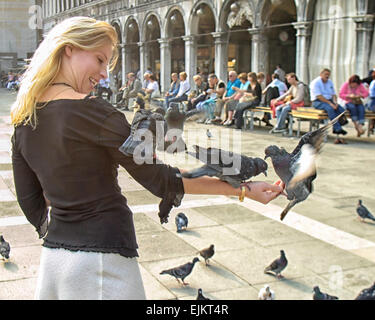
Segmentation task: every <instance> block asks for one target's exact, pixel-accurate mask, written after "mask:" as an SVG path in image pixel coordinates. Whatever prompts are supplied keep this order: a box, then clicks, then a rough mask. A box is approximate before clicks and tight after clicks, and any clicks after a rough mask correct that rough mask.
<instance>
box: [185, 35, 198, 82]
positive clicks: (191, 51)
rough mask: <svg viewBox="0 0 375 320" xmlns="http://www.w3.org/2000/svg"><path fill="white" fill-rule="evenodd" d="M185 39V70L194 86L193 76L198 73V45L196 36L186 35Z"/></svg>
mask: <svg viewBox="0 0 375 320" xmlns="http://www.w3.org/2000/svg"><path fill="white" fill-rule="evenodd" d="M182 39H183V40H184V41H185V71H186V73H187V75H188V79H189V83H190V86H191V87H193V86H194V83H193V76H194V75H195V74H196V73H197V46H196V41H195V39H194V36H191V35H190V36H184V37H182Z"/></svg>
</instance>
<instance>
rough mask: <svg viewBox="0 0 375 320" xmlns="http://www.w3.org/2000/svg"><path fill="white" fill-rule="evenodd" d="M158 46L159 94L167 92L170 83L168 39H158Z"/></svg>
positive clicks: (169, 46)
mask: <svg viewBox="0 0 375 320" xmlns="http://www.w3.org/2000/svg"><path fill="white" fill-rule="evenodd" d="M158 42H159V44H160V64H161V70H160V87H161V88H160V92H161V93H164V92H166V91H168V89H169V85H170V83H171V45H170V41H169V39H166V38H162V39H158Z"/></svg>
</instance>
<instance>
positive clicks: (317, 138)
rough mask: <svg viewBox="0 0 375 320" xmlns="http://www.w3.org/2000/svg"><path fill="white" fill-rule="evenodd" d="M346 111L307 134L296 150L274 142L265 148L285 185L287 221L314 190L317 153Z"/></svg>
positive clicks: (282, 214)
mask: <svg viewBox="0 0 375 320" xmlns="http://www.w3.org/2000/svg"><path fill="white" fill-rule="evenodd" d="M343 114H344V112H343V113H341V114H340V115H339V116H337V117H336V118H335V119H333V120H331V121H330V122H329V123H328V124H327V125H325V126H323V127H321V128H319V129H317V130H315V131H311V132H307V133H305V134H304V135H303V136H302V138H301V139H300V141H299V143H298V145H297V146H296V148H295V149H294V150H293V152H292V153H288V152H287V151H286V150H285V149H284V148H279V147H278V146H275V145H271V146H268V147H267V148H266V149H265V154H266V156H265V158H264V159H267V158H268V157H271V160H272V164H273V167H274V169H275V172H276V174H277V175H278V176H279V177H280V179H281V181H282V182H283V183H284V184H285V191H286V193H287V199H288V200H289V203H288V205H287V206H286V207H285V209H284V210H283V212H282V213H281V215H280V220H283V219H284V218H285V216H286V215H287V213H288V212H289V210H290V209H291V208H292V207H293V206H295V205H296V204H297V203H299V202H302V201H304V200H306V199H307V197H308V196H309V195H310V193H312V191H313V185H312V182H313V180H314V179H315V178H316V176H317V174H316V165H315V162H316V156H317V154H318V153H319V152H320V151H321V148H322V145H323V142H324V139H325V137H326V136H327V135H328V131H329V129H330V128H331V127H332V126H333V125H334V124H335V123H336V122H337V121H338V119H339V118H340V117H341V116H342V115H343Z"/></svg>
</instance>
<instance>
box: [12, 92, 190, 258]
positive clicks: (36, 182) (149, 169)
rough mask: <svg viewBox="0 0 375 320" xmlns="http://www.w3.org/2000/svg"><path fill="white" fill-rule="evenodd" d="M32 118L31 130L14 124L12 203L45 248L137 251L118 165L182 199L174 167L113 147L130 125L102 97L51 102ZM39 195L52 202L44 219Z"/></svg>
mask: <svg viewBox="0 0 375 320" xmlns="http://www.w3.org/2000/svg"><path fill="white" fill-rule="evenodd" d="M40 106H41V105H40ZM37 119H38V125H37V127H36V129H35V130H33V129H32V127H31V126H30V125H21V126H17V127H15V131H14V134H13V136H12V162H13V174H14V183H15V188H16V194H17V200H18V203H19V205H20V207H21V209H22V211H23V212H24V214H25V216H26V218H27V219H28V221H29V222H30V223H31V224H32V225H33V226H34V227H35V228H36V230H37V231H38V233H39V236H40V237H44V239H43V240H44V241H43V246H45V247H49V248H65V249H68V250H83V251H96V252H112V253H119V254H121V255H123V256H126V257H134V256H138V253H137V250H136V249H137V248H138V245H137V242H136V237H135V229H134V223H133V217H132V212H131V211H130V209H129V207H128V206H127V200H126V198H125V197H124V196H123V195H122V194H121V189H120V187H119V185H118V181H117V169H118V165H121V166H122V167H124V168H125V169H126V170H127V171H128V172H129V174H130V175H131V176H132V177H133V178H134V179H135V180H136V181H138V182H139V183H140V184H141V185H142V186H144V187H145V188H146V189H148V190H149V191H150V192H152V193H153V194H154V195H156V196H158V197H160V198H166V197H169V198H170V197H171V194H172V195H174V194H175V195H178V196H179V197H180V199H181V198H182V196H183V194H184V189H183V184H182V180H181V178H177V177H176V173H179V170H178V169H177V168H173V167H171V166H168V165H165V164H160V163H159V164H142V165H138V164H136V163H135V162H134V161H133V158H132V157H127V156H125V155H124V154H122V153H121V152H120V151H119V150H118V148H119V147H120V146H121V145H122V144H123V142H124V141H125V140H126V139H127V137H128V135H129V134H130V125H129V123H128V122H127V120H126V118H125V116H124V115H123V114H122V113H121V112H119V111H117V110H116V109H115V108H114V107H113V106H112V105H111V104H109V103H107V102H106V101H104V100H102V99H101V98H94V99H90V98H89V97H86V98H84V99H80V100H73V99H60V100H54V101H50V102H49V103H48V104H47V105H46V106H44V107H42V108H40V109H38V110H37ZM43 193H44V194H45V196H46V198H47V199H49V200H50V201H51V208H52V209H51V212H50V221H49V223H48V219H47V208H46V202H45V198H44V195H43ZM47 224H48V231H47V235H46V236H45V232H46V226H47Z"/></svg>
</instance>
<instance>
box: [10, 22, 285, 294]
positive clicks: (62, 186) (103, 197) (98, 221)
mask: <svg viewBox="0 0 375 320" xmlns="http://www.w3.org/2000/svg"><path fill="white" fill-rule="evenodd" d="M116 48H117V34H116V31H115V29H114V28H113V27H112V26H111V25H109V24H108V23H106V22H101V21H96V20H95V19H92V18H87V17H74V18H69V19H67V20H64V21H63V22H61V23H59V24H58V25H56V26H55V27H54V28H53V29H51V31H50V32H49V33H48V35H47V36H46V37H45V39H44V40H43V41H42V43H41V44H40V46H39V47H38V49H37V50H36V52H35V55H34V57H33V58H32V60H31V62H30V65H29V66H28V69H27V70H26V72H25V74H24V77H23V79H22V81H21V86H20V90H19V93H18V96H17V100H16V102H15V103H14V105H13V106H12V111H11V119H12V123H13V125H14V126H15V131H14V135H13V136H12V161H13V174H14V183H15V189H16V194H17V200H18V202H19V204H20V207H21V209H22V210H23V212H24V214H25V216H26V218H27V219H28V221H29V222H30V223H31V224H32V225H33V226H34V227H35V228H36V231H37V232H38V234H39V237H40V238H43V248H42V253H41V260H40V268H39V274H38V281H37V289H36V293H35V297H36V299H73V300H76V299H145V290H144V286H143V282H142V279H141V275H140V271H139V266H138V262H137V258H136V257H137V256H138V253H137V248H138V245H137V242H136V237H135V229H134V223H133V218H132V212H131V210H130V209H129V207H128V205H127V200H126V198H125V197H124V195H123V194H122V193H121V189H120V187H119V185H118V182H117V168H118V165H121V166H122V167H124V168H125V169H126V170H127V171H128V172H129V174H130V175H131V176H132V177H133V178H134V179H135V180H136V181H138V182H139V183H140V184H142V185H143V186H144V187H145V188H146V189H148V190H149V191H150V192H152V193H153V194H154V195H156V196H158V197H160V198H163V199H166V198H168V199H171V200H172V201H173V202H174V203H179V201H181V199H182V197H183V195H184V193H196V194H201V193H205V194H222V195H239V194H240V193H241V192H242V191H241V189H240V188H238V189H234V188H232V187H231V186H230V185H229V184H227V183H225V182H222V181H219V180H217V179H214V178H210V177H202V178H198V179H181V178H178V177H177V176H176V174H178V173H180V170H179V169H178V168H173V167H170V166H168V165H165V164H141V165H138V164H136V163H135V162H134V160H133V158H132V157H126V156H125V155H124V154H122V153H121V152H120V151H119V150H118V148H119V147H120V146H121V145H122V143H123V142H124V141H125V140H126V139H127V137H128V136H129V134H130V126H129V123H128V122H127V120H126V118H125V116H124V114H123V113H121V112H120V111H118V110H117V109H115V108H114V107H113V106H112V105H111V104H109V103H108V102H106V101H104V100H103V99H101V98H97V97H93V98H90V96H89V93H90V91H92V90H93V88H94V86H95V85H96V83H97V82H98V81H99V80H100V79H105V78H107V76H108V74H107V68H108V65H109V66H110V67H112V66H114V64H115V63H116V58H117V51H116ZM248 185H249V187H250V190H247V188H243V189H244V190H245V189H246V194H245V196H247V197H249V198H252V199H256V200H258V201H260V202H262V203H267V202H269V201H271V200H272V199H273V198H275V197H276V196H278V195H279V194H280V193H281V192H282V188H281V187H280V186H278V185H269V184H267V183H264V182H252V183H249V184H248ZM48 206H50V212H49V218H48V215H47V208H48ZM160 245H163V244H162V243H161V244H160Z"/></svg>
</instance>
